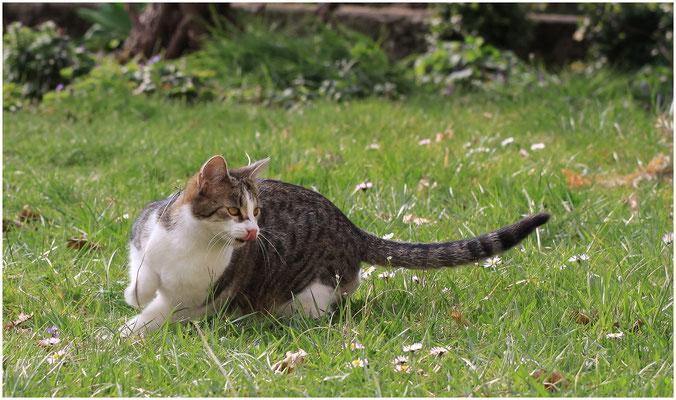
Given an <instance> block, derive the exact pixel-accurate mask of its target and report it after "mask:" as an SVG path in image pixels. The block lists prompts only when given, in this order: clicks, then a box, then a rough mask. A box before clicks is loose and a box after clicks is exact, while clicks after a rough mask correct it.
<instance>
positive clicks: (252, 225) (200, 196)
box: [186, 155, 270, 247]
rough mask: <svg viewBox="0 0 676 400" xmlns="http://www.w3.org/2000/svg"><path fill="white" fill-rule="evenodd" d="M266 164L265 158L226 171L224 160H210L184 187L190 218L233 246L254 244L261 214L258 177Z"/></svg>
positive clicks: (217, 157)
mask: <svg viewBox="0 0 676 400" xmlns="http://www.w3.org/2000/svg"><path fill="white" fill-rule="evenodd" d="M269 162H270V159H269V158H265V159H263V160H259V161H256V162H255V163H253V164H251V165H248V166H246V167H240V168H235V169H231V170H229V171H228V166H227V164H226V162H225V158H223V157H222V156H220V155H219V156H213V157H211V158H210V159H209V160H207V162H206V163H204V165H203V166H202V168H201V169H200V172H199V173H198V174H196V175H195V176H193V177H192V178H191V179H190V181H189V182H188V186H187V187H186V197H187V198H186V201H188V202H189V204H190V211H191V213H192V216H193V217H194V218H195V219H197V220H199V221H200V222H201V223H203V224H204V225H205V226H206V227H207V229H209V230H210V231H211V232H212V233H213V234H214V235H217V234H218V235H221V236H222V239H224V240H226V241H230V242H231V244H232V245H233V246H235V247H239V246H243V245H244V244H246V243H247V242H253V241H255V240H256V239H257V237H258V231H259V228H258V218H259V217H260V214H261V213H262V212H264V210H261V209H260V208H259V206H258V175H259V174H260V173H261V172H263V171H264V170H265V169H266V168H267V166H268V163H269Z"/></svg>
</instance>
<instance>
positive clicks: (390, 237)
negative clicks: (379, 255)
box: [383, 232, 394, 240]
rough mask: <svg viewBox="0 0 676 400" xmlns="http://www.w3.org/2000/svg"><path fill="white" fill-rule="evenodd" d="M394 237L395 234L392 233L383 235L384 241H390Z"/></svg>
mask: <svg viewBox="0 0 676 400" xmlns="http://www.w3.org/2000/svg"><path fill="white" fill-rule="evenodd" d="M393 237H394V232H390V233H387V234H385V235H383V239H385V240H390V239H392V238H393Z"/></svg>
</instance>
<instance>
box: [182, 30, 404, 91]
mask: <svg viewBox="0 0 676 400" xmlns="http://www.w3.org/2000/svg"><path fill="white" fill-rule="evenodd" d="M192 62H193V63H194V64H195V65H199V66H200V67H202V68H206V69H208V70H212V71H214V72H215V74H216V76H217V78H218V79H217V82H218V83H219V85H220V86H221V91H222V92H223V93H225V94H226V97H232V96H233V92H234V96H237V95H238V94H241V95H245V97H247V96H248V97H258V98H260V99H268V100H271V101H273V102H288V101H306V100H308V99H311V98H313V97H326V98H329V99H332V100H347V99H352V98H360V97H366V96H369V95H372V94H380V95H391V96H396V95H398V94H399V93H401V92H403V91H405V90H406V89H407V85H406V83H405V79H404V74H403V72H402V71H401V70H399V69H398V67H396V66H393V65H391V64H390V63H389V61H388V59H387V56H386V55H385V53H384V51H383V50H382V49H381V47H380V45H379V44H378V43H376V42H374V41H372V40H371V39H369V38H368V37H366V36H364V35H361V34H358V33H355V32H352V31H349V30H346V29H342V28H338V32H334V31H333V30H331V29H329V28H327V27H325V26H324V25H321V24H316V25H315V29H314V32H312V33H305V34H302V35H300V36H297V37H292V36H290V35H285V34H283V32H279V31H278V30H277V29H266V28H265V27H263V26H262V25H261V24H260V23H251V24H247V25H246V26H245V28H244V31H238V30H236V29H231V28H230V27H229V26H224V27H221V28H217V29H215V30H214V32H213V33H212V38H211V39H210V40H209V41H208V42H207V43H206V44H205V46H204V49H203V50H202V51H201V52H198V53H196V54H194V55H193V56H192Z"/></svg>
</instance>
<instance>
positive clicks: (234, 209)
mask: <svg viewBox="0 0 676 400" xmlns="http://www.w3.org/2000/svg"><path fill="white" fill-rule="evenodd" d="M228 214H230V215H232V216H233V217H235V216H237V215H239V208H237V207H228Z"/></svg>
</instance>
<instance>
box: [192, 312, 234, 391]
mask: <svg viewBox="0 0 676 400" xmlns="http://www.w3.org/2000/svg"><path fill="white" fill-rule="evenodd" d="M192 323H193V324H194V325H195V328H197V333H198V334H199V335H200V338H202V343H204V347H205V348H206V349H207V353H208V354H209V356H210V357H211V359H212V360H214V362H215V363H216V366H217V367H218V369H220V370H221V373H222V374H223V376H224V377H225V386H226V387H229V388H230V393H231V394H232V397H238V396H237V392H236V391H235V388H234V387H233V386H232V383H230V378H228V373H227V372H226V371H225V369H224V368H223V366H222V365H221V362H220V361H218V358H217V357H216V354H214V351H213V350H211V347H210V346H209V343H207V339H206V338H205V337H204V333H202V328H200V326H199V324H198V323H197V322H196V321H193V322H192Z"/></svg>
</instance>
